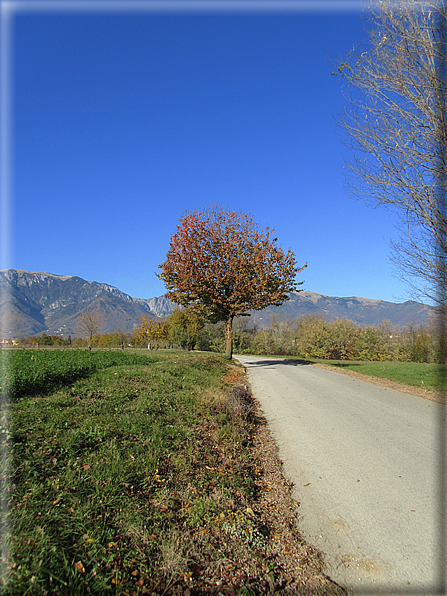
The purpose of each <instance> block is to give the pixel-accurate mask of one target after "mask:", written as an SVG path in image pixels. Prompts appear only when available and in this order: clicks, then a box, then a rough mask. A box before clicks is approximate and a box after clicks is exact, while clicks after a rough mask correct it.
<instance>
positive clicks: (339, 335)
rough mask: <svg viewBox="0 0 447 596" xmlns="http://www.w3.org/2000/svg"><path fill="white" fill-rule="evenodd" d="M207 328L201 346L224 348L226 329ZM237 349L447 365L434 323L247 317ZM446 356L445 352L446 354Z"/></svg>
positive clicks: (238, 326) (237, 327)
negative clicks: (263, 324)
mask: <svg viewBox="0 0 447 596" xmlns="http://www.w3.org/2000/svg"><path fill="white" fill-rule="evenodd" d="M216 327H217V326H216V325H214V326H212V325H206V326H205V327H204V328H203V330H202V331H201V332H200V334H199V336H198V341H197V345H196V347H197V348H198V349H202V350H211V351H218V352H222V351H223V350H224V345H223V341H222V339H221V330H219V329H216ZM234 349H235V353H239V354H259V355H266V354H272V355H284V356H296V357H298V358H304V359H305V358H321V359H325V360H394V361H402V362H445V352H446V350H445V346H444V347H443V348H442V346H441V347H440V342H439V337H438V330H437V328H436V327H435V326H434V325H427V326H422V325H421V326H416V325H414V324H410V325H408V326H407V327H406V328H404V329H402V328H398V327H395V326H393V325H391V323H390V322H389V321H383V322H382V323H381V324H380V325H377V326H366V327H360V326H359V325H356V324H355V323H353V322H352V321H350V320H346V319H337V320H335V321H325V320H324V319H323V318H322V317H320V316H317V315H308V316H304V317H300V318H297V319H293V320H288V321H282V320H281V319H279V318H277V317H273V318H272V319H271V322H270V325H269V326H268V327H267V328H259V327H258V326H257V325H256V323H253V322H251V321H250V320H248V319H247V318H245V317H244V318H242V317H241V318H239V319H236V320H235V323H234ZM441 352H442V353H441Z"/></svg>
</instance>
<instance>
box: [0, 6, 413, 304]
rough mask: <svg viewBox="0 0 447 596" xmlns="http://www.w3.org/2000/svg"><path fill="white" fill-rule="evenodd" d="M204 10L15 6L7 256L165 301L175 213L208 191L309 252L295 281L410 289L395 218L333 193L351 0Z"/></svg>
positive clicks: (370, 292)
mask: <svg viewBox="0 0 447 596" xmlns="http://www.w3.org/2000/svg"><path fill="white" fill-rule="evenodd" d="M67 2H69V0H67ZM17 4H19V3H17ZM35 4H36V5H37V4H39V2H37V1H36V2H35ZM186 4H187V5H188V3H186ZM105 5H107V3H106V2H105V3H104V6H105ZM212 5H213V3H212V0H209V2H208V3H207V6H208V9H209V10H208V12H206V13H204V12H202V11H194V10H185V11H182V12H178V11H177V12H176V11H175V10H173V11H171V12H165V13H160V12H158V13H157V12H154V11H145V10H140V9H138V8H137V9H136V10H135V11H134V12H132V11H128V10H127V11H121V12H116V11H114V10H113V8H112V5H111V4H110V7H109V9H108V10H103V11H102V12H99V13H92V12H88V13H86V12H82V10H78V11H74V12H70V11H65V12H64V11H60V10H47V11H45V12H39V11H32V12H31V11H29V10H28V11H27V10H23V11H21V12H19V13H16V14H15V16H14V18H13V19H12V25H13V26H12V29H11V32H12V37H11V39H12V43H13V52H12V54H11V64H12V68H11V71H12V74H13V76H12V77H11V81H12V102H11V103H12V106H13V117H12V119H11V122H12V127H11V136H12V139H13V142H12V148H13V151H12V154H11V161H12V165H13V170H12V175H11V218H10V232H11V243H10V244H11V247H10V254H9V258H8V261H7V262H6V263H3V265H2V267H3V268H6V267H13V268H17V269H25V270H30V271H47V272H49V273H55V274H58V275H77V276H79V277H82V278H84V279H86V280H88V281H98V282H105V283H108V284H111V285H113V286H116V287H118V288H119V289H120V290H122V291H123V292H126V293H127V294H130V295H131V296H134V297H139V298H150V297H152V296H159V295H161V294H163V293H164V291H165V289H164V285H163V283H162V282H161V281H160V280H158V278H157V277H156V275H155V274H156V272H157V271H158V268H157V266H158V264H159V263H161V262H162V261H163V260H164V258H165V255H166V251H167V249H168V244H169V238H170V236H171V235H172V234H173V233H174V232H175V229H176V225H177V223H178V219H179V217H180V216H181V215H182V213H183V212H184V211H185V210H188V211H189V210H194V209H196V208H202V207H205V206H207V205H208V204H209V203H211V202H212V203H218V204H220V205H224V206H225V207H228V208H231V209H234V210H237V211H244V212H249V213H251V214H252V216H253V218H254V220H255V221H256V222H258V223H259V225H260V226H261V227H265V226H266V225H269V226H270V227H274V228H275V230H276V235H277V236H278V239H279V242H280V244H281V245H282V246H283V247H284V248H285V249H288V248H291V249H292V250H293V251H294V252H295V254H296V256H297V260H298V262H299V263H300V264H304V263H305V262H306V261H307V262H308V263H309V265H308V268H307V269H306V270H305V271H304V272H303V273H302V274H301V276H300V279H302V280H304V281H305V283H304V286H303V288H304V289H306V290H312V291H314V292H319V293H322V294H327V295H332V296H354V295H356V296H363V297H366V298H377V299H383V300H390V301H403V300H405V299H407V298H408V294H406V287H405V286H404V285H403V284H402V282H400V281H399V279H398V278H396V277H395V276H394V275H393V271H394V270H393V266H392V265H391V264H390V262H389V260H388V254H389V252H390V250H389V244H388V241H389V240H390V239H391V238H393V237H395V235H396V230H395V227H394V218H393V216H392V214H390V213H389V212H387V211H385V210H380V209H376V210H373V209H371V208H369V207H367V206H366V205H364V204H363V203H360V202H358V201H355V200H354V199H352V198H350V197H349V196H348V193H347V191H346V189H345V187H344V160H345V159H346V158H348V157H349V153H348V151H347V149H345V147H344V145H343V132H342V131H341V129H340V128H339V127H338V126H337V123H336V119H337V116H338V115H339V114H340V112H341V111H342V109H343V106H344V104H345V100H344V98H343V95H342V92H341V90H342V81H341V80H340V79H339V78H337V77H334V76H331V72H332V71H333V70H334V68H335V66H334V64H336V63H337V62H338V60H339V59H341V58H343V57H344V56H345V55H346V53H347V52H349V50H350V49H351V48H352V46H353V45H355V44H358V43H359V42H360V41H361V40H364V39H365V36H366V34H365V32H364V30H363V27H362V20H361V11H360V10H356V9H353V10H352V11H344V10H341V9H340V10H338V9H337V8H336V7H337V6H340V4H339V3H337V2H335V3H334V9H333V10H331V11H328V10H324V7H323V9H322V10H313V11H309V10H307V11H306V10H305V11H302V12H300V11H299V10H295V11H292V12H280V11H277V12H275V11H272V10H270V11H266V12H260V11H256V10H252V11H248V12H244V11H242V12H229V11H217V10H213V8H212ZM297 5H298V3H297ZM318 6H319V5H318V3H315V7H316V8H317V7H318ZM353 6H354V7H355V6H359V4H358V3H356V2H354V3H353ZM326 7H327V6H326ZM140 8H141V6H140ZM331 61H332V62H333V63H334V64H333V63H331Z"/></svg>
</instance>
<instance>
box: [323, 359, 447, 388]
mask: <svg viewBox="0 0 447 596" xmlns="http://www.w3.org/2000/svg"><path fill="white" fill-rule="evenodd" d="M322 362H323V361H322ZM326 363H327V364H330V365H331V366H335V367H337V368H342V369H344V370H352V371H355V372H358V373H361V374H364V375H371V376H373V377H379V378H381V379H389V380H390V381H396V382H397V383H404V384H406V385H413V386H414V387H420V388H422V389H444V390H445V387H446V385H445V383H446V376H447V366H446V365H443V364H426V363H419V362H333V361H329V362H328V361H326Z"/></svg>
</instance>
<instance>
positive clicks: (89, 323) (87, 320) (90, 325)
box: [78, 310, 102, 350]
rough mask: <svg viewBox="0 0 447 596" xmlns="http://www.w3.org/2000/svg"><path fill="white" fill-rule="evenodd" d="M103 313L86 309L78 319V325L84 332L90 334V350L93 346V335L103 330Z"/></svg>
mask: <svg viewBox="0 0 447 596" xmlns="http://www.w3.org/2000/svg"><path fill="white" fill-rule="evenodd" d="M101 324H102V315H101V314H100V313H99V312H98V311H97V310H86V311H84V312H83V313H82V315H81V317H80V319H79V320H78V327H79V329H80V331H81V332H82V333H86V334H87V335H88V347H89V350H91V349H92V346H93V336H94V334H95V333H99V332H100V330H101Z"/></svg>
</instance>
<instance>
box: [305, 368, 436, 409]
mask: <svg viewBox="0 0 447 596" xmlns="http://www.w3.org/2000/svg"><path fill="white" fill-rule="evenodd" d="M312 366H318V367H319V368H324V369H326V370H330V371H332V372H337V373H340V374H341V375H348V377H353V378H354V379H359V381H366V382H367V383H374V385H380V386H381V387H387V388H388V389H395V390H396V391H401V392H402V393H408V394H410V395H417V396H418V397H423V398H424V399H428V400H430V401H434V402H436V403H438V404H446V403H447V392H446V391H437V390H436V389H422V388H420V387H414V386H412V385H406V384H405V383H397V382H396V381H390V380H389V379H383V378H381V377H374V376H371V375H364V374H363V373H358V372H355V371H353V370H347V369H340V368H338V367H336V366H330V365H328V364H322V363H320V362H315V363H314V364H313V365H312Z"/></svg>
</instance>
